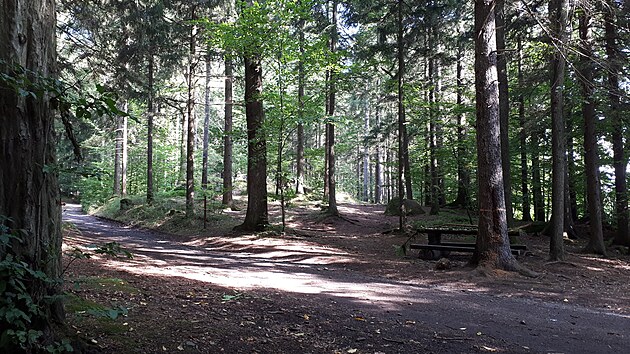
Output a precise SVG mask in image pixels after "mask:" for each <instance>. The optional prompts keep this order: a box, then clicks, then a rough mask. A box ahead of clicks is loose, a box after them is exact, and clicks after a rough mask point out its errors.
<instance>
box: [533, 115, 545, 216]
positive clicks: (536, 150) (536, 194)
mask: <svg viewBox="0 0 630 354" xmlns="http://www.w3.org/2000/svg"><path fill="white" fill-rule="evenodd" d="M539 129H540V128H539V127H538V126H534V127H532V132H531V146H532V197H533V200H532V201H533V204H534V220H535V221H545V199H544V197H543V193H542V178H541V171H540V168H541V166H540V132H539Z"/></svg>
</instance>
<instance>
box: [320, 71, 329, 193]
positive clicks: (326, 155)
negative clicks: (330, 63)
mask: <svg viewBox="0 0 630 354" xmlns="http://www.w3.org/2000/svg"><path fill="white" fill-rule="evenodd" d="M324 83H325V87H326V89H325V90H326V115H328V112H329V111H330V108H329V107H330V91H331V90H330V70H326V77H325V79H324ZM317 127H318V128H319V124H318V125H317ZM318 140H319V134H318ZM329 157H330V146H329V145H328V124H327V123H324V200H326V201H328V194H329V191H328V188H329V187H330V183H329V181H328V180H329V178H330V164H329V160H328V159H329Z"/></svg>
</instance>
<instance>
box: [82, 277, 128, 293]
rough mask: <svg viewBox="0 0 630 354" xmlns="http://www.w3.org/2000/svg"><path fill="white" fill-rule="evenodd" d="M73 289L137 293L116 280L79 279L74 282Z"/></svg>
mask: <svg viewBox="0 0 630 354" xmlns="http://www.w3.org/2000/svg"><path fill="white" fill-rule="evenodd" d="M74 287H75V289H76V288H86V289H92V290H97V289H103V288H105V289H107V290H110V291H120V292H124V293H129V294H137V293H139V291H138V289H136V288H134V287H133V286H131V285H129V283H127V282H125V281H124V280H122V279H118V278H101V277H81V278H78V279H76V280H75V281H74Z"/></svg>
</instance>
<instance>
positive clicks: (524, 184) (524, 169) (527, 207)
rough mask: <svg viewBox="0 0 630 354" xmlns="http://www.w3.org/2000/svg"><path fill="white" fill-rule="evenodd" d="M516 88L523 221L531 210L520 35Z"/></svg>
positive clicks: (526, 219) (519, 40)
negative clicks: (517, 93)
mask: <svg viewBox="0 0 630 354" xmlns="http://www.w3.org/2000/svg"><path fill="white" fill-rule="evenodd" d="M517 72H518V73H517V78H518V88H519V90H520V92H519V95H518V122H519V128H520V132H519V134H518V137H519V143H520V147H519V148H520V149H519V150H520V153H521V193H522V195H523V200H522V208H523V221H532V210H531V204H530V198H529V183H528V181H529V167H528V166H527V129H526V127H525V123H526V120H525V96H524V95H523V90H525V79H524V76H523V42H522V39H521V36H520V35H519V36H518V63H517Z"/></svg>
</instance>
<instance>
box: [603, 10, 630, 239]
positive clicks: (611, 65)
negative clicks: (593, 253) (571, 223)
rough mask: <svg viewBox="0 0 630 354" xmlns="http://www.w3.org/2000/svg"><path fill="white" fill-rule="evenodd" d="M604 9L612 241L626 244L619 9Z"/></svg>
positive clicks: (628, 216) (627, 214) (626, 196)
mask: <svg viewBox="0 0 630 354" xmlns="http://www.w3.org/2000/svg"><path fill="white" fill-rule="evenodd" d="M606 4H607V8H605V9H604V30H605V42H606V56H607V61H608V70H607V84H608V104H609V107H608V109H609V112H608V114H609V115H610V117H611V120H612V123H613V132H612V144H613V165H614V167H615V213H616V215H617V233H616V234H615V237H614V240H613V243H615V244H617V245H624V246H630V230H629V229H628V222H629V218H630V215H629V212H628V188H627V185H626V183H627V182H626V178H627V176H626V165H627V164H628V159H627V158H626V156H625V154H624V141H623V140H624V139H623V138H624V137H623V133H624V124H623V114H622V112H621V111H620V110H621V102H620V101H621V100H620V98H621V95H622V91H621V89H620V87H619V75H620V73H621V68H622V60H623V59H622V56H621V53H620V51H619V45H618V44H617V38H618V31H617V26H618V24H620V23H621V21H617V20H615V16H616V15H617V14H618V13H619V12H620V9H619V5H617V2H616V1H612V0H610V1H607V2H606Z"/></svg>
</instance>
